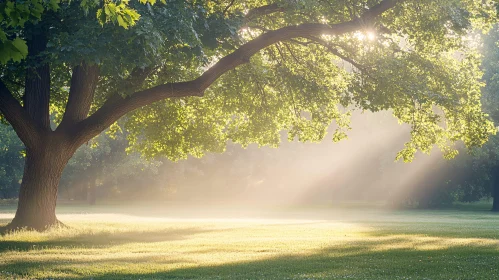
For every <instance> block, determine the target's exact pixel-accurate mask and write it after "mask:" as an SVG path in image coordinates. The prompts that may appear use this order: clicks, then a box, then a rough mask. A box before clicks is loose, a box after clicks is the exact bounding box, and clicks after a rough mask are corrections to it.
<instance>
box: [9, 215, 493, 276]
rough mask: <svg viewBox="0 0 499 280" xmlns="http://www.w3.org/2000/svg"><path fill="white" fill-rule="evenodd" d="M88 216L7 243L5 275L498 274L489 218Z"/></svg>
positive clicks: (12, 236) (11, 236)
mask: <svg viewBox="0 0 499 280" xmlns="http://www.w3.org/2000/svg"><path fill="white" fill-rule="evenodd" d="M83 209H84V208H75V207H68V206H62V207H60V214H59V218H60V219H61V220H62V221H63V222H65V223H66V224H68V225H69V226H71V228H70V229H56V230H51V231H48V232H44V233H37V232H19V233H15V234H8V235H4V236H1V237H0V278H1V279H33V278H65V279H76V278H81V279H90V278H92V279H165V278H174V279H176V278H178V279H184V278H187V279H192V278H199V279H322V278H328V279H331V278H333V279H349V278H350V279H498V277H499V265H497V264H498V263H499V240H498V238H499V232H498V229H499V219H498V216H497V215H494V214H492V213H488V212H482V211H475V212H469V211H399V212H386V211H382V210H379V209H378V210H375V209H374V210H373V209H363V210H355V209H352V208H348V209H332V208H325V207H324V208H314V209H302V208H300V209H297V208H295V209H292V210H289V209H288V210H286V209H274V211H272V212H262V211H258V212H257V211H243V210H241V209H213V208H211V209H205V210H203V209H192V211H191V212H186V211H181V210H178V209H171V210H172V211H170V214H167V211H162V210H161V209H159V210H158V212H156V215H147V213H146V211H141V210H144V209H137V208H133V207H132V208H128V209H117V208H105V207H104V208H97V209H95V210H90V213H88V212H87V213H85V212H83V211H84V210H83ZM130 209H132V210H130ZM133 209H135V210H133ZM149 210H151V209H149ZM163 210H165V209H163ZM13 211H14V209H7V208H5V207H4V209H3V211H2V213H0V225H5V224H6V223H7V222H8V221H9V219H10V218H11V215H12V213H13ZM229 211H232V212H229ZM99 212H100V213H99ZM112 212H116V213H117V212H122V213H128V214H113V213H112ZM224 213H225V214H224ZM151 214H153V213H151ZM195 216H197V217H203V218H193V217H195ZM209 216H212V217H214V218H208V217H209ZM224 216H225V217H228V218H222V217H224ZM237 216H240V218H237ZM178 217H179V218H178Z"/></svg>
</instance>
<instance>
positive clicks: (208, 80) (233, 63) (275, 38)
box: [74, 0, 400, 143]
mask: <svg viewBox="0 0 499 280" xmlns="http://www.w3.org/2000/svg"><path fill="white" fill-rule="evenodd" d="M399 1H400V0H384V1H382V2H381V3H380V4H378V5H376V6H374V7H373V8H371V9H370V10H368V11H367V12H366V13H364V15H362V16H361V17H360V18H357V19H355V20H352V21H348V22H343V23H338V24H335V25H331V26H330V25H326V24H319V23H306V24H300V25H297V26H288V27H284V28H281V29H277V30H274V31H269V32H267V33H265V34H262V35H260V36H259V37H257V38H255V39H254V40H251V41H249V42H248V43H246V44H244V45H242V46H241V47H240V48H239V49H237V50H236V51H234V52H233V53H231V54H229V55H227V56H226V57H224V58H222V59H220V60H219V61H218V62H217V63H216V64H215V65H213V66H212V67H211V68H210V69H208V70H207V71H206V72H204V73H203V74H202V75H201V76H200V77H199V78H197V79H195V80H192V81H189V82H181V83H168V84H164V85H159V86H156V87H153V88H150V89H147V90H144V91H140V92H136V93H134V94H132V95H131V96H128V97H125V98H123V97H121V96H120V95H119V94H115V95H113V96H112V97H111V98H110V99H109V100H107V101H106V102H105V103H104V105H103V106H102V107H101V108H100V109H99V110H97V111H96V112H95V113H94V114H93V115H91V116H90V117H88V118H87V119H86V120H83V121H81V122H80V123H78V124H77V125H76V126H75V127H74V130H75V131H74V133H75V135H77V136H76V138H77V142H79V143H83V142H86V141H88V140H89V139H91V138H93V137H94V136H96V135H97V134H99V133H100V132H102V131H103V130H104V129H106V128H107V127H108V126H110V125H111V124H112V123H114V122H115V121H116V120H118V119H119V118H120V117H121V116H123V115H124V114H126V113H128V112H130V111H133V110H135V109H137V108H140V107H142V106H145V105H149V104H151V103H154V102H157V101H160V100H163V99H167V98H173V97H187V96H202V95H203V92H204V90H206V88H208V87H209V86H210V85H211V84H212V83H213V82H215V81H216V80H217V79H218V78H219V77H220V76H222V75H223V74H224V73H226V72H228V71H230V70H232V69H234V68H236V67H237V66H239V65H241V64H244V63H247V62H249V59H250V57H251V56H253V55H254V54H256V53H258V52H259V51H260V50H262V49H264V48H266V47H268V46H271V45H273V44H275V43H277V42H281V41H286V40H290V39H293V38H300V37H302V38H306V37H309V36H321V35H341V34H345V33H350V32H353V31H356V30H359V29H361V28H362V27H363V26H364V24H365V22H366V21H371V20H373V19H374V18H376V17H377V16H379V15H381V14H382V13H383V12H385V11H387V10H389V9H391V8H393V7H394V6H395V5H396V4H397V2H399Z"/></svg>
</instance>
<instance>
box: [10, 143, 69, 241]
mask: <svg viewBox="0 0 499 280" xmlns="http://www.w3.org/2000/svg"><path fill="white" fill-rule="evenodd" d="M50 138H52V137H50ZM72 154H73V153H72V152H71V151H69V150H68V149H65V148H64V145H61V143H60V142H58V141H53V140H52V141H46V144H45V145H40V146H38V147H36V148H34V149H33V148H32V149H27V151H26V159H25V166H24V175H23V179H22V183H21V188H20V191H19V202H18V206H17V211H16V215H15V217H14V219H13V220H12V222H11V223H10V224H9V225H8V226H7V229H8V230H15V229H22V228H24V229H30V230H38V231H42V230H45V229H47V228H49V227H52V226H56V225H59V224H60V223H59V221H58V220H57V218H56V215H55V206H56V202H57V189H58V186H59V181H60V179H61V176H62V171H63V170H64V167H65V166H66V164H67V162H68V160H69V158H70V157H71V156H72Z"/></svg>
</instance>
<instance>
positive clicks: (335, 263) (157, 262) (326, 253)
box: [0, 238, 499, 279]
mask: <svg viewBox="0 0 499 280" xmlns="http://www.w3.org/2000/svg"><path fill="white" fill-rule="evenodd" d="M406 242H407V239H405V238H394V239H389V240H383V241H379V240H378V241H362V242H356V243H354V244H352V245H351V246H342V247H336V246H334V247H327V248H324V249H320V250H317V251H316V252H314V253H311V254H303V255H282V256H277V257H266V258H262V259H260V260H256V261H246V262H233V263H224V264H214V265H204V266H203V265H201V266H200V265H199V264H198V263H193V262H192V261H186V260H183V259H175V258H173V259H163V258H161V256H147V257H134V258H130V257H128V258H114V259H102V260H98V261H93V262H90V261H66V262H55V261H49V262H46V261H28V262H22V263H21V262H17V263H9V264H4V265H0V277H2V273H6V272H9V273H13V274H10V275H14V276H16V275H17V276H27V277H28V278H32V277H30V276H29V275H30V274H32V273H33V271H36V270H42V271H45V273H48V274H50V272H52V273H54V275H61V274H63V275H66V276H63V277H62V278H65V279H197V278H202V279H340V278H341V279H345V278H349V279H409V278H410V279H497V277H498V275H499V266H498V265H497V263H498V262H499V250H498V247H497V246H481V245H479V244H475V245H471V246H470V245H469V244H468V245H465V246H461V245H459V246H453V247H448V248H443V249H435V250H416V249H411V248H399V249H380V250H376V248H383V246H388V245H389V246H398V245H400V246H402V245H404V244H405V243H406ZM424 243H425V245H438V244H437V243H438V241H424ZM434 243H435V244H434ZM203 253H204V254H208V255H210V254H214V253H220V251H218V250H213V251H212V252H210V251H206V252H203ZM227 253H233V252H227ZM186 257H189V256H186ZM117 265H118V267H117ZM166 265H173V266H175V267H173V268H172V267H171V268H169V269H168V268H165V267H166ZM92 266H93V269H97V270H94V271H102V270H100V269H101V268H106V269H107V270H109V272H96V273H91V271H92V269H89V270H87V272H84V271H85V270H83V269H81V268H82V267H87V268H88V267H92ZM131 266H135V267H134V268H131ZM137 266H138V267H139V268H137ZM133 269H136V272H133ZM92 274H93V275H92ZM14 278H15V277H14Z"/></svg>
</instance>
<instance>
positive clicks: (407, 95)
mask: <svg viewBox="0 0 499 280" xmlns="http://www.w3.org/2000/svg"><path fill="white" fill-rule="evenodd" d="M99 3H100V4H99ZM367 7H370V9H367ZM385 10H388V11H387V12H385V13H383V15H382V16H380V17H379V19H378V20H377V21H373V19H372V18H373V17H375V16H378V14H381V12H384V11H385ZM1 11H2V12H1V13H0V14H1V15H2V17H1V20H2V24H1V28H2V29H1V30H2V31H1V32H2V33H1V34H2V36H1V39H2V44H3V45H2V46H3V48H11V52H2V55H3V56H4V57H3V58H2V62H3V65H2V66H1V73H2V74H1V75H2V81H3V83H4V84H5V86H6V87H7V88H8V89H9V90H10V91H11V92H12V94H13V96H14V97H16V99H17V100H18V101H19V102H22V96H23V94H24V93H23V91H24V88H23V84H24V79H25V74H26V71H27V69H28V68H30V67H31V68H32V67H36V66H37V63H45V62H47V63H49V64H50V68H51V70H50V77H51V83H52V85H51V91H52V92H51V99H50V109H51V111H52V112H53V113H55V114H56V116H57V123H59V122H60V121H61V120H62V117H63V116H64V114H65V113H66V114H68V111H67V110H68V109H69V104H70V103H71V102H70V103H68V106H67V107H66V103H67V102H68V95H70V94H71V92H70V91H71V86H70V83H69V82H70V80H71V76H73V79H75V76H76V75H77V74H78V71H77V69H78V66H79V67H80V68H82V69H83V68H84V69H87V70H86V71H89V72H90V71H91V72H96V73H95V74H93V76H94V78H95V77H98V78H97V80H98V81H96V82H95V83H96V85H95V87H96V93H95V96H94V98H93V100H92V104H91V114H92V113H94V114H93V115H91V116H90V117H88V118H87V119H85V120H82V121H81V125H80V128H81V129H82V130H85V129H88V130H92V132H94V131H95V132H97V131H98V130H99V131H98V132H100V130H103V129H104V128H106V127H107V126H108V125H111V124H112V123H113V122H114V121H116V119H117V118H118V115H122V114H123V113H125V112H122V111H123V110H122V109H116V108H117V107H119V106H118V105H117V104H116V103H126V104H123V106H124V107H132V109H133V108H138V107H141V106H142V105H146V104H147V103H150V102H152V101H156V100H160V99H164V98H166V97H170V96H171V97H183V96H184V95H185V96H188V95H200V96H203V98H197V97H184V98H174V99H167V100H166V101H160V102H157V103H155V104H154V105H152V106H148V107H145V108H142V109H140V110H136V111H134V112H133V113H132V114H130V115H129V116H128V123H127V129H128V130H129V131H131V134H130V136H129V137H130V142H131V144H132V148H133V149H134V150H138V151H141V152H143V153H145V154H147V155H149V156H157V155H165V156H167V157H169V158H171V159H177V158H183V157H185V156H186V155H188V154H192V155H195V156H201V155H202V154H203V153H204V152H206V151H223V149H224V147H225V143H226V141H227V140H229V139H230V140H232V141H234V142H237V143H241V144H243V145H247V144H248V143H253V142H255V143H259V144H260V145H272V146H276V145H278V143H279V141H280V137H279V132H280V131H281V130H288V131H289V138H291V139H294V138H298V139H300V140H301V141H318V140H321V139H322V138H323V137H324V136H325V134H326V128H327V127H328V126H329V125H330V124H331V122H336V125H337V128H338V129H337V131H336V133H335V134H334V136H333V139H334V140H339V139H341V138H344V137H345V136H346V131H347V130H348V129H349V125H348V116H349V111H350V110H351V109H353V108H358V109H361V110H371V111H379V110H393V113H394V115H395V117H397V118H398V119H399V120H400V121H401V122H403V123H407V124H410V125H411V126H412V128H413V129H412V132H411V133H412V137H411V141H410V142H408V143H407V145H406V149H404V150H403V151H401V152H400V153H399V155H398V156H399V158H403V159H405V160H411V159H412V157H413V155H414V153H415V151H416V150H422V151H425V152H428V151H429V150H430V149H431V148H432V147H433V145H434V144H437V145H439V146H440V148H441V149H443V150H444V151H445V152H446V153H447V154H448V155H452V154H453V153H454V152H455V150H454V149H452V148H451V146H450V144H452V143H454V142H455V141H457V140H463V141H464V142H465V143H466V145H467V146H477V145H481V144H483V143H484V142H485V141H486V139H487V137H488V135H489V134H490V133H492V132H493V131H494V128H493V125H492V123H491V122H490V121H489V119H488V118H487V116H486V115H485V114H484V113H483V112H482V110H481V103H480V87H481V86H482V84H481V82H480V77H481V72H480V70H479V67H478V65H479V59H478V56H477V55H476V54H475V49H474V46H473V44H472V42H470V40H469V39H470V38H469V36H471V35H469V32H470V31H471V30H472V29H473V28H475V29H476V28H483V27H486V25H487V24H488V23H490V22H491V21H493V20H494V12H495V8H494V6H493V4H492V2H489V3H485V4H482V3H478V2H477V1H449V0H439V1H371V0H369V1H296V2H295V1H289V2H288V1H284V2H262V1H227V3H220V2H216V1H161V2H158V3H155V1H103V2H100V1H62V2H59V1H55V0H52V1H42V0H31V1H6V2H4V3H3V4H2V9H1ZM41 23H43V24H41ZM34 24H37V26H39V25H41V27H39V28H42V29H46V30H44V31H43V30H33V29H29V28H26V26H28V25H34ZM118 25H119V26H120V27H118ZM30 32H42V33H46V36H47V44H46V48H45V49H44V50H43V51H41V52H39V53H38V54H37V57H36V58H31V59H30V58H28V59H21V56H23V57H24V56H25V55H26V54H27V52H26V48H25V47H24V46H22V45H23V43H22V42H24V41H25V40H26V38H29V36H32V34H30ZM21 41H22V42H21ZM9 44H10V45H9ZM12 47H15V49H17V50H19V52H18V54H15V49H13V48H12ZM265 47H266V48H265ZM7 56H10V57H7ZM222 57H225V58H223V59H220V58H222ZM246 62H250V63H246ZM237 65H240V66H239V67H238V68H237V69H236V70H234V71H230V72H228V73H226V74H225V75H223V76H222V77H221V78H220V79H218V80H216V81H215V79H216V78H218V76H220V75H222V74H224V73H225V72H227V70H230V69H232V68H235V66H237ZM94 68H98V69H94ZM97 72H98V74H97ZM203 73H204V74H203ZM87 74H88V73H87ZM89 76H91V75H89ZM87 78H88V79H91V78H92V77H87ZM186 81H193V82H190V83H184V82H186ZM87 82H88V81H87ZM209 85H211V86H209ZM182 86H184V87H194V89H188V90H187V91H188V93H184V92H182V93H180V92H179V90H178V89H177V88H178V87H182ZM208 86H209V87H208ZM206 88H207V89H206ZM205 89H206V91H205ZM117 97H119V99H121V100H119V101H117V102H109V100H115V99H116V98H117ZM123 97H127V98H123ZM135 97H136V98H135ZM135 99H137V100H135ZM106 100H107V101H108V102H107V104H106V103H105V101H106ZM132 103H133V104H132ZM137 103H138V104H137ZM110 104H112V105H113V106H107V105H110ZM111 107H114V108H111ZM99 108H100V109H99ZM127 109H128V108H127ZM117 111H119V112H117ZM94 134H95V133H94Z"/></svg>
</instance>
